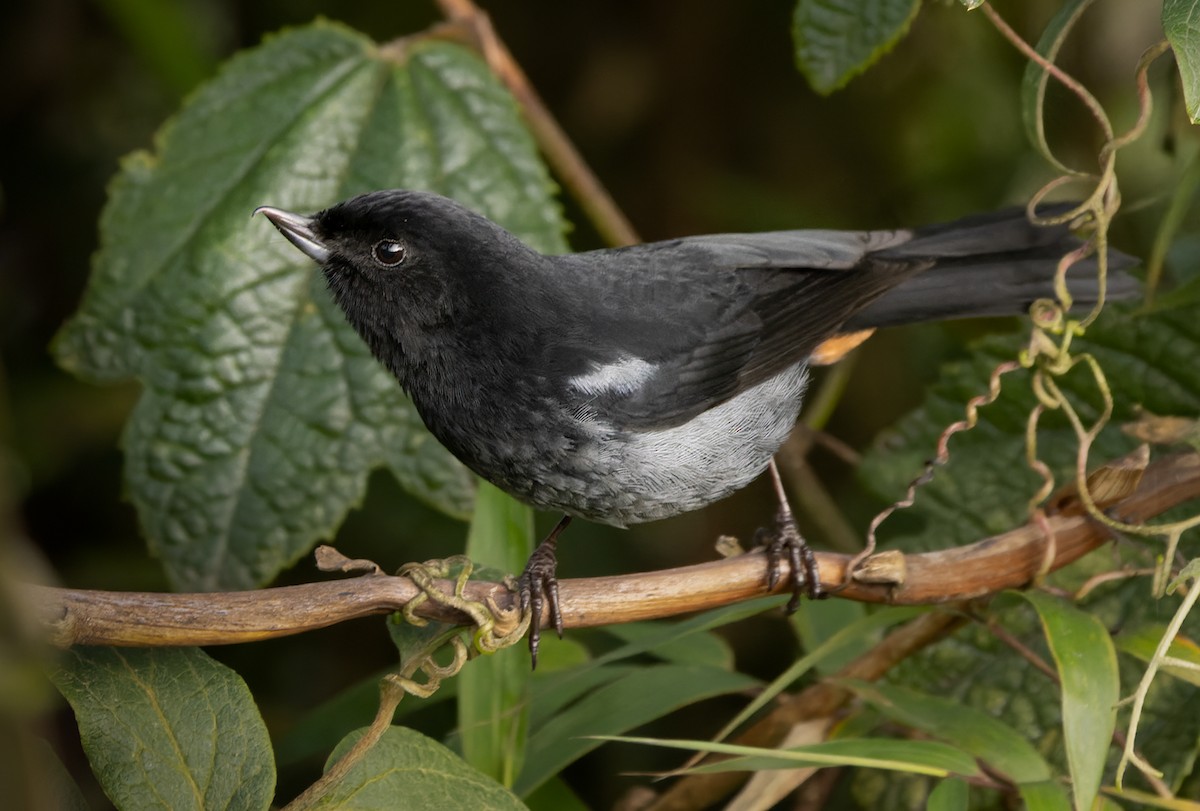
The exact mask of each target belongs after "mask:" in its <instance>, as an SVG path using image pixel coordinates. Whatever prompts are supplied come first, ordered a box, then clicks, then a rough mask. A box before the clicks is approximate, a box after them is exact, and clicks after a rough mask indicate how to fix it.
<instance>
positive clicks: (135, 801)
mask: <svg viewBox="0 0 1200 811" xmlns="http://www.w3.org/2000/svg"><path fill="white" fill-rule="evenodd" d="M51 678H52V679H53V681H54V683H55V685H56V686H57V687H58V689H59V690H60V691H61V692H62V694H63V695H64V696H65V697H66V699H67V701H69V702H70V703H71V708H72V709H73V710H75V717H76V719H77V720H78V722H79V734H80V737H81V738H82V740H83V748H84V750H85V751H86V752H87V756H88V761H89V762H90V763H91V766H92V771H93V772H95V774H96V778H97V779H98V780H99V781H100V785H102V786H103V787H104V791H105V793H106V794H107V795H108V797H109V799H111V800H112V801H113V804H114V805H116V807H117V808H120V809H153V808H161V809H167V810H168V811H182V809H217V808H244V809H253V808H261V809H266V808H268V807H269V806H270V804H271V796H272V794H273V793H274V788H275V762H274V760H273V759H272V757H271V741H270V739H269V738H268V737H267V727H266V724H264V723H263V720H262V718H261V717H260V716H259V714H258V709H257V708H256V707H255V706H254V699H253V698H252V697H251V695H250V691H249V690H248V689H246V684H245V682H243V681H242V679H241V677H240V676H238V675H237V674H236V673H234V672H233V671H232V670H230V669H229V668H227V667H225V666H224V665H222V664H220V663H219V662H215V661H213V660H212V659H210V658H209V657H208V656H207V655H206V654H205V653H204V652H203V651H201V650H199V649H196V648H154V649H138V648H84V647H76V648H72V649H71V650H70V651H67V652H66V653H64V654H63V657H62V660H61V662H60V666H59V667H58V668H57V669H56V670H54V671H53V672H52V673H51Z"/></svg>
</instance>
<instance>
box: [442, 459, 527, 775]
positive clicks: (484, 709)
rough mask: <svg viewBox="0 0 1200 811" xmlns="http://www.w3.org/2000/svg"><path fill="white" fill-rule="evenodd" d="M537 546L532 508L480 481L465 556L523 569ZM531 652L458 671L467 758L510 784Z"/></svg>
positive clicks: (518, 752) (506, 653)
mask: <svg viewBox="0 0 1200 811" xmlns="http://www.w3.org/2000/svg"><path fill="white" fill-rule="evenodd" d="M531 551H533V511H532V510H531V509H530V508H529V507H526V506H525V505H523V504H518V503H517V502H516V501H514V500H513V499H512V498H511V497H509V496H508V495H506V494H505V493H503V492H502V491H500V490H498V489H496V488H495V487H493V486H492V485H490V484H488V483H486V482H481V483H480V485H479V494H478V496H477V497H476V499H475V517H474V519H472V521H471V531H470V532H469V533H468V535H467V557H469V558H470V559H471V560H472V561H478V562H480V563H483V564H485V565H488V566H492V567H497V568H499V569H501V570H503V571H509V572H517V571H520V570H521V569H522V567H523V566H524V564H525V560H526V558H528V557H529V553H530V552H531ZM529 677H530V662H529V651H528V650H527V649H526V648H525V646H524V645H514V646H512V647H509V648H505V649H504V650H501V651H497V652H496V653H494V654H492V655H490V656H481V657H478V658H477V659H474V660H473V661H471V662H470V663H469V664H468V665H467V666H466V667H465V668H464V669H463V670H462V672H460V673H459V676H458V683H459V684H458V726H459V731H460V735H461V740H462V752H463V757H465V758H466V760H467V762H468V763H470V764H471V765H472V766H474V767H475V768H477V769H479V770H480V771H481V772H483V773H484V774H487V775H490V776H491V777H492V778H493V779H495V780H498V781H499V782H501V783H503V784H504V785H506V786H510V787H511V786H512V784H513V781H514V780H515V779H516V776H517V773H518V772H519V771H520V770H521V763H522V762H523V760H524V757H525V741H526V737H527V734H528V714H529V711H528V706H529Z"/></svg>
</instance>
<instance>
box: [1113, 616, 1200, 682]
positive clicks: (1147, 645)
mask: <svg viewBox="0 0 1200 811" xmlns="http://www.w3.org/2000/svg"><path fill="white" fill-rule="evenodd" d="M1166 632H1167V625H1166V623H1162V622H1155V623H1148V624H1146V625H1142V626H1139V627H1137V628H1131V629H1125V630H1122V631H1121V633H1119V634H1118V635H1117V638H1116V640H1115V641H1116V645H1117V650H1119V651H1120V652H1121V653H1127V654H1129V655H1130V656H1133V657H1136V658H1137V659H1138V660H1140V661H1142V662H1149V661H1150V660H1151V659H1153V658H1154V651H1155V650H1157V649H1158V643H1159V642H1160V641H1161V640H1162V638H1163V634H1165V633H1166ZM1167 656H1170V657H1171V658H1173V659H1180V660H1182V661H1184V662H1188V663H1190V664H1192V665H1194V666H1195V667H1196V668H1200V645H1197V644H1196V643H1195V642H1194V641H1192V640H1191V639H1187V638H1185V637H1181V636H1177V637H1175V639H1173V640H1171V645H1170V647H1169V648H1168V649H1167ZM1162 669H1163V671H1164V672H1166V673H1170V674H1171V675H1172V676H1174V677H1175V678H1177V679H1183V680H1184V681H1186V682H1188V683H1190V684H1193V685H1195V686H1197V687H1200V669H1192V668H1187V667H1178V666H1175V665H1164V666H1163V668H1162Z"/></svg>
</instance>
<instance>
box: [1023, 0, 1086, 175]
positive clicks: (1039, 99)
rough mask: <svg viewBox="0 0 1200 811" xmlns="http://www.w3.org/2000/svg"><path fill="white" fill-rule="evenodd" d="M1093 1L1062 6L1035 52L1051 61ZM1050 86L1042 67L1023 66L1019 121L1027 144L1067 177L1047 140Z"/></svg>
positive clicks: (1072, 1) (1073, 0)
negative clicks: (1047, 108) (1022, 123)
mask: <svg viewBox="0 0 1200 811" xmlns="http://www.w3.org/2000/svg"><path fill="white" fill-rule="evenodd" d="M1092 2H1093V0H1068V2H1066V3H1065V4H1063V6H1062V8H1060V9H1059V10H1058V12H1057V13H1056V14H1055V15H1054V17H1053V19H1051V20H1050V22H1049V23H1048V24H1047V25H1046V29H1045V30H1044V31H1043V32H1042V36H1041V39H1039V40H1038V44H1037V48H1036V50H1037V52H1038V53H1039V54H1041V55H1042V56H1043V57H1045V58H1046V60H1047V61H1049V62H1054V60H1055V59H1056V58H1057V56H1058V50H1059V48H1061V47H1062V44H1063V42H1064V41H1066V38H1067V34H1069V33H1070V32H1071V29H1072V28H1074V27H1075V22H1076V21H1077V20H1078V19H1079V18H1080V16H1082V14H1083V12H1085V11H1087V9H1088V6H1090V5H1091V4H1092ZM1049 83H1050V74H1049V73H1047V72H1046V71H1045V69H1043V68H1042V66H1041V65H1039V64H1037V63H1036V62H1034V61H1032V60H1031V61H1030V62H1029V63H1028V64H1026V65H1025V76H1024V78H1023V79H1022V80H1021V118H1022V120H1024V122H1025V135H1026V137H1027V138H1029V143H1031V144H1033V146H1034V148H1036V149H1037V150H1038V152H1040V153H1041V154H1042V157H1043V158H1045V159H1046V160H1047V161H1048V162H1049V163H1050V165H1051V166H1054V167H1055V168H1056V169H1058V170H1059V171H1060V172H1064V173H1067V174H1070V173H1071V170H1070V169H1068V168H1067V167H1066V166H1064V165H1063V164H1062V163H1060V162H1059V160H1058V158H1056V157H1055V156H1054V150H1052V149H1051V148H1050V144H1049V143H1047V141H1046V121H1045V103H1046V86H1047V85H1048V84H1049Z"/></svg>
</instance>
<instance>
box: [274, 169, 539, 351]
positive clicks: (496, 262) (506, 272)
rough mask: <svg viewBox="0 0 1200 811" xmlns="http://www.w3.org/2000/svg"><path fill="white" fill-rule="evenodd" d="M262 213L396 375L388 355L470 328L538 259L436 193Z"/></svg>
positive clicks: (398, 193)
mask: <svg viewBox="0 0 1200 811" xmlns="http://www.w3.org/2000/svg"><path fill="white" fill-rule="evenodd" d="M258 211H261V212H262V213H263V214H264V215H265V216H266V217H267V218H268V219H269V220H270V221H271V222H272V224H274V225H275V227H276V228H278V229H279V230H280V232H282V233H283V235H284V236H285V237H287V238H288V240H290V241H291V242H292V244H294V245H295V246H296V247H297V248H299V249H300V250H301V251H303V252H304V253H305V254H306V255H307V256H309V257H310V258H312V259H313V260H314V261H316V262H319V263H320V264H321V265H322V268H323V270H324V273H325V278H326V280H327V281H328V283H329V288H330V290H331V291H332V293H333V296H334V299H335V300H336V301H337V302H338V304H339V305H340V306H341V308H342V309H343V310H344V311H345V313H346V317H347V319H348V320H349V321H350V323H351V324H352V325H353V326H354V327H355V328H356V329H357V330H358V331H359V333H360V334H361V335H362V336H363V338H365V339H366V341H367V343H368V344H369V345H370V346H371V348H372V350H373V351H374V352H375V354H376V355H377V356H379V357H380V358H381V359H382V360H384V361H385V362H386V363H388V365H389V366H392V367H393V369H395V364H396V362H397V360H398V359H397V358H396V357H389V356H390V355H393V354H395V353H397V352H399V353H407V354H411V353H412V352H413V351H415V350H417V349H418V345H419V344H420V343H421V342H423V341H426V340H428V339H429V337H430V335H431V334H432V333H434V332H436V331H438V330H443V329H449V328H452V327H453V326H454V325H455V324H456V323H458V324H461V323H463V322H464V321H465V322H468V323H469V322H470V321H471V320H472V319H473V316H474V315H476V314H477V313H475V312H473V310H474V309H475V308H477V307H478V306H479V302H485V301H486V300H487V297H488V296H489V295H490V293H489V288H492V287H493V286H494V285H495V284H498V283H499V284H503V283H514V284H516V283H519V276H520V272H519V271H520V268H521V266H522V264H523V262H522V260H524V261H525V262H526V263H527V262H528V261H529V259H531V258H532V259H535V260H536V259H538V258H540V255H539V254H536V253H535V252H534V251H532V250H531V249H529V248H527V247H526V246H525V245H524V244H522V243H521V242H520V241H519V240H517V238H516V237H514V236H513V235H512V234H510V233H508V232H507V231H505V230H504V229H503V228H501V227H500V226H498V225H496V224H495V223H493V222H491V221H490V220H488V219H486V218H484V217H482V216H480V215H478V214H476V213H474V212H472V211H470V210H469V209H467V208H465V207H464V206H462V205H460V204H458V203H456V202H454V201H453V200H450V199H448V198H446V197H442V196H440V195H437V194H431V193H428V192H417V191H407V190H392V191H377V192H371V193H370V194H364V195H360V196H358V197H354V198H352V199H350V200H347V201H345V202H343V203H338V204H337V205H335V206H333V207H331V208H327V209H325V210H324V211H321V212H319V213H317V214H315V215H313V216H312V217H304V216H301V215H297V214H292V213H290V212H287V211H281V210H279V209H274V208H269V207H265V206H264V207H263V208H260V209H258Z"/></svg>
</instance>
